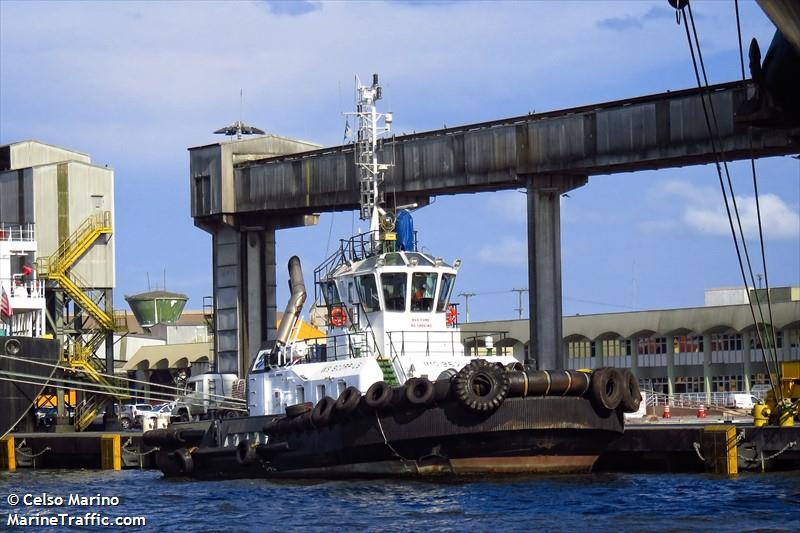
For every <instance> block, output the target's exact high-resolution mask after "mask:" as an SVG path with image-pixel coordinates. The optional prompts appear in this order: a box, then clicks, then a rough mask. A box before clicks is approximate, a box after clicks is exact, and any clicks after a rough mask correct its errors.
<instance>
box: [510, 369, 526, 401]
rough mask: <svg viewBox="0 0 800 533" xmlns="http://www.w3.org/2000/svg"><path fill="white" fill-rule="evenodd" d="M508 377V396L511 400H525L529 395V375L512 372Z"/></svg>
mask: <svg viewBox="0 0 800 533" xmlns="http://www.w3.org/2000/svg"><path fill="white" fill-rule="evenodd" d="M507 375H508V396H509V397H511V398H524V397H525V396H527V395H528V374H526V373H525V372H516V371H511V372H507Z"/></svg>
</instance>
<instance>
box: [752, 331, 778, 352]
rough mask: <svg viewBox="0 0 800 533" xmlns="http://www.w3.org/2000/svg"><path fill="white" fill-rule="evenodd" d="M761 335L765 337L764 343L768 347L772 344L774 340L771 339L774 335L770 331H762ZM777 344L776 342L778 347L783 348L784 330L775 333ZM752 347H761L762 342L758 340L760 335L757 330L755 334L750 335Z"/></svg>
mask: <svg viewBox="0 0 800 533" xmlns="http://www.w3.org/2000/svg"><path fill="white" fill-rule="evenodd" d="M761 335H762V336H763V337H764V345H765V346H766V347H769V346H772V341H771V338H772V337H771V336H770V331H766V332H764V331H762V332H761ZM775 344H776V346H777V347H778V348H783V332H782V331H778V332H777V333H776V334H775ZM750 349H751V350H759V349H761V342H760V341H759V340H758V335H757V334H756V333H755V332H753V334H752V335H751V336H750Z"/></svg>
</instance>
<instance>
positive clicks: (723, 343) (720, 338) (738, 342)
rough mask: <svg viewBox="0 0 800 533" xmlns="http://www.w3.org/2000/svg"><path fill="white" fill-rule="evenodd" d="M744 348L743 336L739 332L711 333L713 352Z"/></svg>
mask: <svg viewBox="0 0 800 533" xmlns="http://www.w3.org/2000/svg"><path fill="white" fill-rule="evenodd" d="M741 349H742V336H741V334H739V333H725V334H722V335H711V351H712V352H732V351H735V350H741Z"/></svg>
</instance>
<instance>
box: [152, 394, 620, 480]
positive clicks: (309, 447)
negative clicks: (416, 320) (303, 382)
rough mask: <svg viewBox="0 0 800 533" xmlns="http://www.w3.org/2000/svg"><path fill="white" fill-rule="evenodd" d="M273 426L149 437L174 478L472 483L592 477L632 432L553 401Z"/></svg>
mask: <svg viewBox="0 0 800 533" xmlns="http://www.w3.org/2000/svg"><path fill="white" fill-rule="evenodd" d="M274 419H275V417H247V418H240V419H228V420H223V421H215V422H213V423H212V424H211V425H210V426H209V428H208V429H207V430H206V432H205V433H204V434H203V435H202V438H201V439H200V441H199V442H195V443H192V442H186V439H183V440H184V443H183V445H181V443H179V442H175V443H174V445H172V446H170V445H169V444H168V443H167V442H166V440H164V439H162V440H160V441H159V440H158V439H156V438H155V437H156V435H152V434H150V433H148V435H147V436H146V437H145V438H146V439H148V438H149V440H150V441H151V443H153V444H156V443H159V445H160V447H161V451H160V452H159V454H158V455H159V457H158V464H159V467H160V468H161V470H162V471H163V472H164V473H165V474H166V475H167V476H184V477H194V478H198V479H228V478H258V477H265V478H341V477H376V476H377V477H390V476H412V477H413V476H441V475H455V476H462V475H465V476H469V475H483V474H527V473H581V472H588V471H590V470H591V468H592V465H593V464H594V462H595V461H596V459H597V457H598V455H599V454H600V453H601V452H602V451H603V450H604V449H605V448H606V447H607V445H608V444H609V443H610V442H611V441H613V440H614V439H616V438H618V437H619V436H620V435H621V434H622V432H623V428H624V422H623V415H622V412H621V410H619V409H615V410H606V409H603V408H601V407H598V406H597V405H596V403H595V402H593V401H591V400H589V399H586V398H583V397H546V396H545V397H526V398H507V399H506V400H505V402H503V404H502V405H501V406H500V407H499V408H497V409H496V410H494V411H491V412H475V411H473V410H470V409H467V408H465V407H464V406H463V405H462V404H461V403H460V402H457V401H450V402H446V403H444V404H443V405H430V406H425V407H417V408H413V407H407V408H403V409H399V410H395V411H394V412H391V413H382V412H380V411H375V410H372V409H370V408H367V407H366V406H364V405H363V403H362V405H360V406H359V408H358V409H356V410H355V411H354V412H352V413H350V414H349V415H348V416H347V417H341V418H340V419H338V420H337V421H336V422H335V423H332V424H330V425H328V426H326V427H313V426H311V425H310V421H309V423H306V424H305V427H303V425H304V424H303V423H302V422H297V423H292V422H291V421H289V422H288V423H286V424H284V429H283V430H278V428H279V427H280V424H275V422H274ZM265 427H266V428H267V429H268V431H267V432H265V431H264V429H265ZM178 432H179V430H178ZM178 440H180V439H178ZM187 454H188V458H187Z"/></svg>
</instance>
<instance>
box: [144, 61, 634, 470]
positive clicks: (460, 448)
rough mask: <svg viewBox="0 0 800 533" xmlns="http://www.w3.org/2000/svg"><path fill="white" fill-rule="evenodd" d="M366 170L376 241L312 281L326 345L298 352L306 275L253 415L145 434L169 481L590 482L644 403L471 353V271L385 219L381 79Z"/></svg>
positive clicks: (610, 377) (266, 365) (370, 106)
mask: <svg viewBox="0 0 800 533" xmlns="http://www.w3.org/2000/svg"><path fill="white" fill-rule="evenodd" d="M357 94H358V100H357V104H358V105H357V111H356V112H355V113H354V114H355V115H356V117H357V119H358V124H359V129H358V132H357V136H356V140H355V159H356V164H357V165H358V170H359V176H360V178H361V217H362V219H368V220H370V231H369V232H368V233H364V234H359V235H357V236H355V237H352V238H350V239H346V240H343V241H341V245H340V247H339V249H338V250H337V251H336V252H335V253H334V254H333V255H332V256H331V257H330V258H328V259H327V260H326V261H324V262H323V264H322V265H321V266H320V267H318V268H317V269H316V270H315V272H314V281H315V286H316V287H315V292H317V291H318V293H319V294H320V295H321V299H322V302H321V303H322V304H323V305H324V307H325V309H326V311H327V317H328V325H329V328H328V336H327V337H326V338H325V339H324V341H323V342H320V343H318V344H316V345H312V346H310V347H307V346H301V345H299V344H298V343H295V342H292V341H291V340H290V338H291V332H292V331H293V330H294V328H295V325H296V323H297V320H298V317H299V316H300V314H301V311H302V308H303V304H304V303H305V300H306V289H305V284H304V282H303V274H302V269H301V265H300V260H299V259H298V258H297V257H292V258H291V259H290V260H289V265H288V267H289V284H290V287H291V296H290V298H289V302H288V304H287V306H286V311H285V313H284V317H283V320H282V321H281V324H280V327H279V329H278V333H277V339H276V341H275V343H274V345H273V346H271V347H269V348H268V349H265V350H261V351H260V352H259V353H258V354H257V355H256V357H255V358H254V360H253V363H252V366H251V368H250V370H249V374H248V376H247V390H246V398H247V407H248V416H246V417H241V418H225V419H223V420H214V421H212V422H211V423H210V425H209V426H208V427H207V428H206V429H195V428H191V427H181V425H176V426H172V427H169V428H166V429H160V430H154V431H149V432H147V433H145V436H144V439H145V443H146V444H149V445H151V446H157V447H158V448H159V451H158V453H157V464H158V466H159V468H160V469H161V470H162V472H163V473H164V474H165V475H166V476H170V477H173V476H183V477H194V478H199V479H223V478H236V477H248V478H253V477H270V478H272V477H288V478H292V477H294V478H333V477H364V476H426V475H470V474H473V475H474V474H516V473H576V472H587V471H589V470H591V468H592V466H593V464H594V462H595V460H596V459H597V457H598V455H599V454H600V453H601V452H602V451H603V450H604V449H605V448H606V446H607V445H608V444H609V443H610V442H611V441H613V440H614V439H616V438H618V437H619V436H620V435H621V434H622V432H623V430H624V418H623V412H628V411H630V412H632V411H635V410H637V409H638V407H639V403H640V402H641V395H640V393H639V388H638V384H637V381H636V379H635V378H634V376H633V374H631V373H630V372H629V371H627V370H619V369H615V368H601V369H597V370H595V371H590V370H586V371H573V370H558V371H556V370H537V369H535V368H534V367H531V366H528V365H523V364H522V363H520V362H519V361H517V360H516V359H515V358H514V357H511V356H505V355H500V354H494V355H487V356H484V357H477V356H474V355H469V354H466V353H465V352H464V346H463V345H462V343H461V335H460V330H459V327H458V324H457V312H456V308H455V306H453V305H451V304H450V297H451V295H452V292H453V287H454V285H455V280H456V276H457V274H458V270H459V267H460V261H459V260H455V261H454V262H453V263H452V264H449V263H447V262H445V261H444V260H443V259H442V258H440V257H436V256H433V255H431V254H429V253H426V252H422V251H420V249H419V248H418V246H417V243H416V233H415V232H414V229H413V220H412V217H411V213H410V211H408V210H407V209H406V208H407V207H410V206H405V207H406V208H403V206H391V207H387V205H386V203H385V201H384V198H383V196H382V192H381V184H382V181H383V177H382V173H383V171H384V170H386V169H387V168H388V164H387V163H382V162H380V161H379V160H378V153H377V152H378V150H377V148H378V143H379V137H380V136H381V135H383V134H385V133H386V132H388V131H389V127H390V124H391V120H392V117H391V114H390V113H385V114H384V113H379V112H378V111H377V109H376V105H375V104H376V101H377V100H379V99H380V97H381V88H380V86H379V85H378V78H377V75H374V76H373V83H372V85H371V86H364V85H362V84H361V83H360V82H358V81H357Z"/></svg>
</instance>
